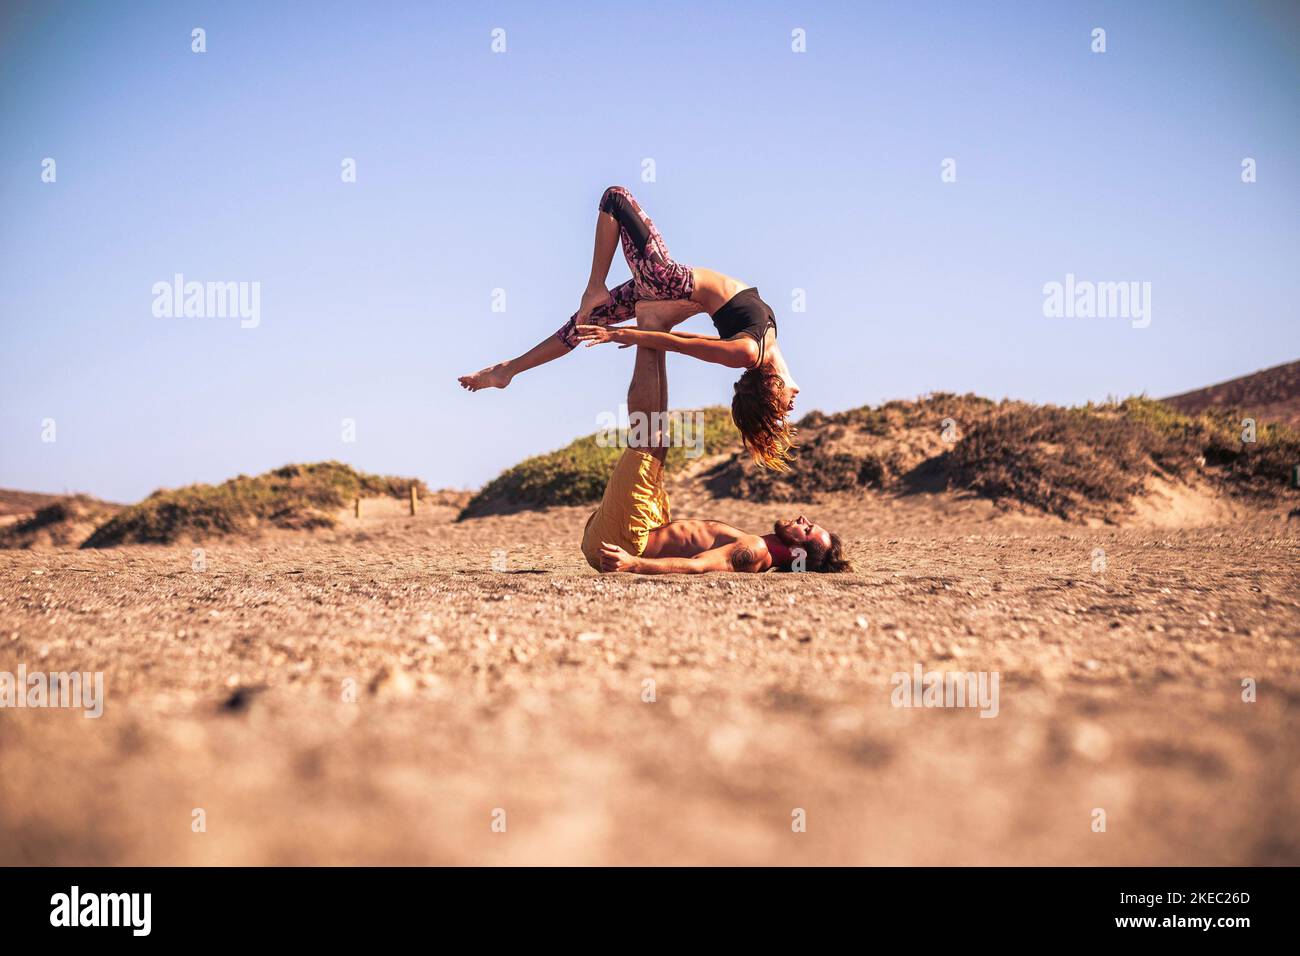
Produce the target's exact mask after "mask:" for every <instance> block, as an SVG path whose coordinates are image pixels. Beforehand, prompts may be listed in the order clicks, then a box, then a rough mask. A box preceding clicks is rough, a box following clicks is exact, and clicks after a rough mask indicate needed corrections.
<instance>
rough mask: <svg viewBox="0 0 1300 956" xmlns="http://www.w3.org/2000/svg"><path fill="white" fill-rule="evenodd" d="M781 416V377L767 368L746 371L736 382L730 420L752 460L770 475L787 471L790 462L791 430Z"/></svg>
mask: <svg viewBox="0 0 1300 956" xmlns="http://www.w3.org/2000/svg"><path fill="white" fill-rule="evenodd" d="M785 416H786V405H785V403H784V402H783V401H782V399H781V376H780V375H778V374H777V373H776V372H774V371H772V370H771V368H769V367H759V368H751V369H746V370H745V372H744V373H743V374H742V375H741V376H740V381H738V382H736V394H735V396H734V397H733V398H732V399H731V420H732V421H733V422H735V423H736V427H737V428H738V429H740V437H741V441H743V442H744V443H745V448H746V450H748V452H749V453H750V454H751V455H753V456H754V460H755V461H756V462H758V463H759V464H760V465H762V466H763V467H764V468H770V469H772V470H773V471H789V470H790V462H792V461H794V455H792V454H791V453H790V452H791V449H793V448H794V444H795V443H794V426H792V425H791V424H790V423H789V422H788V421H786V417H785Z"/></svg>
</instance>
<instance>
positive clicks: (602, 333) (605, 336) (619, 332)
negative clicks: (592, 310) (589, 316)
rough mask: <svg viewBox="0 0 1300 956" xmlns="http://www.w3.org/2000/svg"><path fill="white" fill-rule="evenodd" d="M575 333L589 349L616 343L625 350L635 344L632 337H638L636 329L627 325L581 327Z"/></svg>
mask: <svg viewBox="0 0 1300 956" xmlns="http://www.w3.org/2000/svg"><path fill="white" fill-rule="evenodd" d="M574 331H575V332H576V333H577V336H578V338H579V340H581V341H583V342H586V343H587V348H591V346H593V345H600V344H601V343H602V342H616V343H617V344H618V347H619V348H621V349H625V348H627V347H628V346H630V345H633V344H634V343H633V340H632V337H633V336H634V335H636V329H634V328H630V327H629V326H626V325H579V326H578V327H577V328H576V329H575V330H574Z"/></svg>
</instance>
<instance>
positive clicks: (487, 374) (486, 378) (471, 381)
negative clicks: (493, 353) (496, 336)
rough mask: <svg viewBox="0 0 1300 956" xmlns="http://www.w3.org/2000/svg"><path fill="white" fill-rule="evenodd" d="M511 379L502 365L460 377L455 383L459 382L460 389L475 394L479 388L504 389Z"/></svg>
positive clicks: (512, 376) (491, 366) (511, 376)
mask: <svg viewBox="0 0 1300 956" xmlns="http://www.w3.org/2000/svg"><path fill="white" fill-rule="evenodd" d="M512 378H514V375H512V374H511V373H510V372H509V371H507V370H506V367H505V365H504V364H502V365H489V366H488V367H487V368H485V369H482V370H481V371H478V372H475V373H474V374H473V375H462V376H461V377H460V378H459V379H457V381H458V382H460V384H461V387H462V388H466V389H468V390H469V391H471V392H477V391H478V390H479V389H480V388H505V387H506V386H507V385H509V384H510V380H511V379H512Z"/></svg>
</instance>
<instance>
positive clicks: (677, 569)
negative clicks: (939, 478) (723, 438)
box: [582, 302, 849, 574]
mask: <svg viewBox="0 0 1300 956" xmlns="http://www.w3.org/2000/svg"><path fill="white" fill-rule="evenodd" d="M636 309H637V311H636V320H637V326H638V328H642V329H648V330H651V331H661V332H666V331H668V330H669V329H671V328H672V327H673V326H674V325H677V324H678V323H679V322H681V321H683V320H684V319H686V318H687V317H689V316H690V315H692V314H693V313H694V312H696V311H698V310H699V307H698V306H695V305H694V304H693V303H689V302H688V303H676V302H674V303H655V304H654V305H650V304H648V303H644V302H641V303H637V307H636ZM627 408H628V416H629V418H631V417H632V416H635V415H638V414H639V415H641V416H644V417H643V419H642V420H644V421H647V422H649V423H650V427H649V428H648V429H646V431H645V440H646V442H647V443H648V447H646V448H627V449H626V450H625V451H624V452H623V457H622V458H620V459H619V461H618V465H617V466H616V467H615V468H614V473H613V474H612V475H611V476H610V479H609V484H607V485H606V486H605V496H604V498H602V499H601V502H600V507H599V508H597V509H596V510H595V511H593V512H592V513H591V517H590V518H588V519H587V527H586V530H585V531H584V532H583V535H582V553H583V556H584V557H586V559H587V563H588V564H590V565H591V566H592V567H593V568H595V569H596V570H597V571H601V572H607V571H630V572H632V573H634V574H698V573H701V572H704V571H748V572H755V573H756V572H760V571H767V570H770V569H773V568H775V569H776V570H778V571H790V570H803V571H829V572H836V571H848V570H849V562H848V561H847V560H846V559H845V558H844V549H843V545H842V543H841V541H840V539H839V536H838V535H834V534H831V533H830V532H829V531H827V530H826V529H825V528H823V527H822V526H821V525H817V524H813V523H812V522H811V521H809V520H808V519H807V518H805V517H804V516H803V515H798V516H797V517H795V518H791V519H788V520H785V521H777V522H776V524H775V525H774V526H773V528H772V532H771V533H770V534H748V533H746V532H744V531H741V530H740V529H739V528H733V527H732V526H731V525H729V524H723V523H722V522H721V521H708V520H704V519H699V518H687V519H684V520H680V521H672V520H670V518H669V514H668V493H667V491H666V490H665V489H664V486H663V473H664V458H665V457H666V456H667V454H668V435H667V434H666V433H665V432H666V429H667V422H668V416H667V415H666V414H664V413H666V412H667V411H668V372H667V363H666V361H665V355H664V353H663V352H661V351H659V350H657V349H649V348H646V347H644V346H640V345H638V346H637V349H636V365H635V368H634V369H633V371H632V384H631V385H630V386H629V387H628V391H627Z"/></svg>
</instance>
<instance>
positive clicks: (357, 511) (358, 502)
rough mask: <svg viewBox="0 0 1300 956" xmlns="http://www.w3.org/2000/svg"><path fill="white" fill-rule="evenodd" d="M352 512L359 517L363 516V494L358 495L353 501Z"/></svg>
mask: <svg viewBox="0 0 1300 956" xmlns="http://www.w3.org/2000/svg"><path fill="white" fill-rule="evenodd" d="M352 513H353V514H355V515H356V516H357V517H358V518H360V517H361V496H360V495H357V500H356V501H354V502H352Z"/></svg>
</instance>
